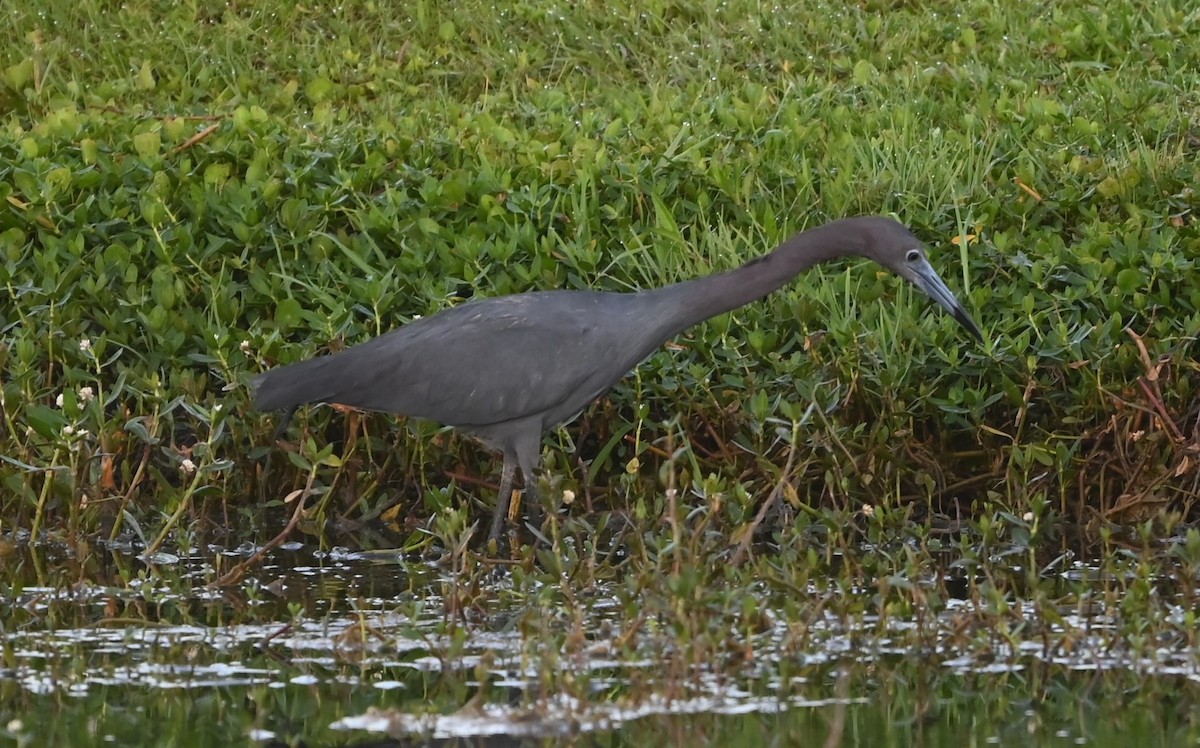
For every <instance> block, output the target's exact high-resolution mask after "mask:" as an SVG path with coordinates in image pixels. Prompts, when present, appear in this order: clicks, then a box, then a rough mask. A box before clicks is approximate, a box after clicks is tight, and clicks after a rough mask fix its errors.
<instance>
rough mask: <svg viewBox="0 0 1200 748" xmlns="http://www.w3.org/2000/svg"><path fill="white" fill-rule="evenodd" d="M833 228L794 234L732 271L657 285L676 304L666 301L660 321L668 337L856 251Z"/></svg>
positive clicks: (823, 227) (762, 295) (828, 225)
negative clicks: (665, 310) (811, 268)
mask: <svg viewBox="0 0 1200 748" xmlns="http://www.w3.org/2000/svg"><path fill="white" fill-rule="evenodd" d="M832 226H834V224H826V225H825V226H821V227H818V228H815V229H811V230H809V231H805V232H802V233H800V234H796V235H795V236H793V237H791V238H790V239H788V240H787V241H785V242H784V243H783V244H780V245H779V246H778V247H776V248H775V250H774V251H772V252H771V253H770V254H767V255H763V256H762V257H759V258H757V259H754V260H751V261H750V262H748V263H746V264H745V265H743V266H741V267H740V268H738V269H736V270H730V271H728V272H725V273H717V274H715V275H709V276H706V277H704V278H697V279H696V280H691V281H684V282H683V283H676V284H674V285H671V286H667V287H665V288H663V289H661V290H660V291H658V292H657V293H660V294H662V295H664V296H668V297H670V298H672V299H673V300H674V302H675V303H674V304H671V305H664V306H666V307H667V308H669V309H670V310H671V311H670V312H669V314H668V316H667V317H666V318H664V319H661V320H659V321H660V322H661V324H662V325H663V327H664V328H665V329H667V330H669V331H670V333H669V334H670V335H671V336H673V335H676V334H678V333H680V332H682V331H684V330H686V329H687V328H689V327H691V326H692V325H695V324H698V323H700V322H703V321H704V320H706V319H708V318H709V317H714V316H716V315H718V314H723V313H725V312H728V311H730V310H732V309H737V308H738V307H740V306H743V305H745V304H749V303H750V302H752V301H756V300H758V299H761V298H762V297H764V296H766V295H767V294H769V293H771V292H772V291H775V290H776V289H778V288H781V287H782V286H784V285H786V284H787V283H788V282H789V281H791V280H792V279H793V278H795V277H796V276H797V275H799V274H800V273H802V272H804V271H805V270H807V269H808V268H810V267H812V266H813V265H816V264H818V263H821V262H825V261H826V260H832V259H835V258H837V257H844V256H846V255H852V254H857V252H856V251H855V249H856V248H854V247H850V246H847V243H846V240H845V237H844V236H843V237H841V238H840V239H839V232H838V231H836V230H832V229H831V227H832Z"/></svg>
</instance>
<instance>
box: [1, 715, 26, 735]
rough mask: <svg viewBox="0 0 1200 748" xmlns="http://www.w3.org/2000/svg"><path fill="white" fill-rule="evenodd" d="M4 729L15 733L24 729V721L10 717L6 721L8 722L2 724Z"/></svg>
mask: <svg viewBox="0 0 1200 748" xmlns="http://www.w3.org/2000/svg"><path fill="white" fill-rule="evenodd" d="M4 729H6V730H8V731H9V732H10V733H14V734H15V733H18V732H20V731H21V730H24V729H25V723H24V722H22V721H21V720H20V719H11V720H9V721H8V724H7V725H5V726H4Z"/></svg>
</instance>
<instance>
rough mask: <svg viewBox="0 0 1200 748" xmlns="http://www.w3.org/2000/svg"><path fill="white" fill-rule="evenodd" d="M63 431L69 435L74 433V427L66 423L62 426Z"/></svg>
mask: <svg viewBox="0 0 1200 748" xmlns="http://www.w3.org/2000/svg"><path fill="white" fill-rule="evenodd" d="M63 433H64V434H66V435H67V436H70V435H71V434H74V433H75V427H74V426H72V425H71V424H69V423H68V424H67V425H66V426H63Z"/></svg>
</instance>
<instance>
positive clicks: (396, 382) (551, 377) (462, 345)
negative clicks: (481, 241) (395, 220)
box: [260, 292, 636, 426]
mask: <svg viewBox="0 0 1200 748" xmlns="http://www.w3.org/2000/svg"><path fill="white" fill-rule="evenodd" d="M622 296H623V295H621V294H593V293H585V292H546V293H536V294H520V295H516V296H507V297H499V298H495V299H486V300H483V301H479V302H470V303H467V304H464V305H462V306H459V307H456V308H454V309H450V310H446V311H444V312H440V313H438V314H435V315H433V316H431V317H427V318H425V319H422V320H418V321H416V322H413V323H410V324H408V325H405V326H404V327H401V328H399V329H397V330H394V331H392V332H390V333H387V334H385V335H382V336H380V337H378V338H374V339H372V340H369V341H367V342H365V343H362V344H360V345H357V346H354V347H352V348H349V349H347V350H345V351H342V352H340V353H337V354H334V355H332V356H325V357H321V358H317V359H312V360H311V361H307V362H303V364H300V365H296V366H308V367H309V368H308V370H307V371H306V372H301V373H302V374H304V375H305V379H306V380H307V386H308V387H309V389H308V392H307V395H308V396H307V399H305V400H303V401H304V402H314V401H323V402H335V403H341V404H344V405H350V406H353V407H358V408H364V409H367V410H380V411H387V412H393V413H402V414H405V415H411V416H418V417H422V418H429V419H432V420H435V421H439V422H441V423H446V424H449V425H454V426H471V425H486V424H495V423H502V422H504V421H510V420H515V419H518V418H526V417H529V416H532V415H535V414H543V413H558V412H560V411H562V410H563V409H570V408H574V410H579V409H581V408H582V407H583V406H584V405H586V404H587V402H588V401H589V400H590V399H591V398H592V397H594V396H596V395H597V394H599V393H600V392H603V390H604V389H606V388H607V387H608V386H609V385H611V384H612V383H613V382H614V381H615V380H616V379H618V378H619V377H620V376H621V375H622V374H624V373H625V372H626V371H628V369H629V368H630V367H631V366H632V365H633V364H634V363H636V359H635V360H634V361H633V362H632V363H625V359H627V358H628V355H629V351H626V350H618V349H621V348H622V346H621V342H620V341H622V340H623V339H624V338H625V336H623V335H622V334H621V331H620V328H621V327H622V326H623V320H622V315H621V314H620V313H619V311H618V308H619V307H620V301H619V299H620V298H621V297H622ZM606 300H607V301H606ZM614 312H615V313H614ZM634 337H635V338H636V336H634ZM287 368H291V367H285V369H284V370H281V371H286V369H287ZM269 375H270V373H269V372H268V375H267V376H269ZM266 381H267V382H269V380H266ZM297 381H299V376H298V377H297ZM271 404H272V405H274V406H275V407H286V404H282V405H281V404H277V403H274V402H272V403H271ZM260 407H262V406H261V405H260ZM572 412H574V411H572ZM567 415H569V414H567ZM561 417H566V416H565V415H564V416H561Z"/></svg>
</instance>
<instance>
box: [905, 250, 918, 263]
mask: <svg viewBox="0 0 1200 748" xmlns="http://www.w3.org/2000/svg"><path fill="white" fill-rule="evenodd" d="M904 259H906V260H908V261H909V262H916V261H917V260H919V259H921V250H919V249H910V250H908V254H906V255H905V256H904Z"/></svg>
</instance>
